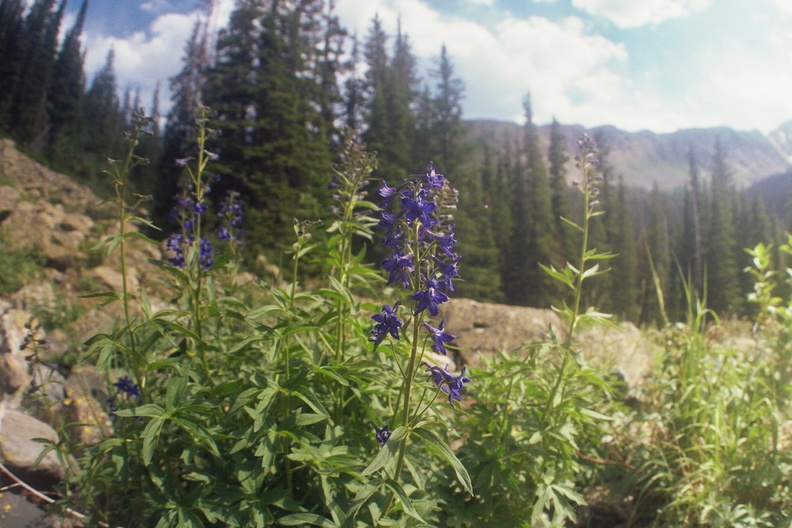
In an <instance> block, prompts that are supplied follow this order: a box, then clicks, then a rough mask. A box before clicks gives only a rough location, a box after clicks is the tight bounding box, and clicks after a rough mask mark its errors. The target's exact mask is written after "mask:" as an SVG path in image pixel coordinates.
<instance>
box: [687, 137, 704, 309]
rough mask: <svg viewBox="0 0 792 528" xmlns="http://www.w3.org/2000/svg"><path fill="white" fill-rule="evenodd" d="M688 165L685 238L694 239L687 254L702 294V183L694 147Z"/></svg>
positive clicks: (694, 284) (694, 278) (695, 285)
mask: <svg viewBox="0 0 792 528" xmlns="http://www.w3.org/2000/svg"><path fill="white" fill-rule="evenodd" d="M688 166H689V171H690V223H689V224H687V223H686V224H685V226H686V228H688V227H689V231H688V232H686V233H685V238H686V239H687V240H691V241H692V247H690V248H689V250H690V252H691V255H690V256H687V258H688V261H689V263H690V265H689V269H691V270H692V278H693V286H694V288H695V291H697V292H698V293H699V296H701V295H702V285H703V277H702V267H703V266H702V265H703V260H704V257H703V255H704V250H703V244H702V240H701V184H700V181H699V169H698V164H697V162H696V154H695V153H694V152H693V147H690V148H689V150H688ZM686 211H687V209H686ZM691 257H692V258H691Z"/></svg>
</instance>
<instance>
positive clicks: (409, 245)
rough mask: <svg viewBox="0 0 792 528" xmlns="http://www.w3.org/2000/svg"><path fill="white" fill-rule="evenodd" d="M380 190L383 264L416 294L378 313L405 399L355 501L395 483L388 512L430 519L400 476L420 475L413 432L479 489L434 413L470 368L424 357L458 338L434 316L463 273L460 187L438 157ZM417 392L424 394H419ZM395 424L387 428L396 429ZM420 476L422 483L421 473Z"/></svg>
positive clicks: (378, 328) (456, 396) (377, 336)
mask: <svg viewBox="0 0 792 528" xmlns="http://www.w3.org/2000/svg"><path fill="white" fill-rule="evenodd" d="M379 194H380V197H381V198H382V215H381V219H380V221H379V224H378V227H379V228H380V229H382V230H383V231H384V236H383V239H382V243H383V244H384V246H385V247H386V248H387V249H388V250H389V252H390V254H389V255H388V256H387V257H386V258H385V259H384V260H383V261H382V268H383V270H385V272H386V273H387V284H388V285H393V284H396V285H397V286H400V287H403V288H405V289H406V290H407V291H408V292H409V299H410V302H408V303H405V304H402V301H401V300H397V301H396V302H394V303H393V305H385V306H384V307H383V308H382V311H381V312H380V313H377V314H374V315H373V316H372V317H371V318H372V319H373V321H374V322H375V325H374V327H373V329H372V330H371V336H370V338H369V339H370V341H372V342H373V343H374V345H373V346H374V348H375V349H376V348H377V347H379V346H381V345H382V344H383V343H386V344H385V345H382V346H386V347H388V348H389V350H390V354H391V358H392V360H393V362H395V364H396V368H397V370H398V373H399V374H400V388H399V395H400V399H398V400H397V401H396V405H395V407H394V409H393V414H392V416H391V420H392V422H390V423H395V424H398V426H397V427H396V428H395V429H394V430H393V432H392V434H390V433H389V435H388V437H387V438H386V439H385V440H386V442H383V441H382V440H383V438H382V434H381V430H380V429H379V428H378V427H377V426H375V430H376V432H377V435H376V436H377V440H378V441H379V442H380V443H381V444H383V447H382V449H381V450H380V452H379V454H378V455H377V457H375V458H374V460H373V461H372V462H371V464H369V466H368V467H367V468H366V469H365V470H364V471H363V475H364V476H372V477H373V476H374V475H375V474H377V475H379V476H378V478H377V479H376V480H373V481H372V482H371V483H370V484H369V485H368V486H367V487H366V488H364V489H363V490H361V492H360V493H359V494H358V497H357V499H356V501H355V506H356V508H357V509H359V508H360V507H361V506H362V505H363V504H365V503H366V501H368V499H369V498H370V497H371V496H372V495H374V493H375V492H376V491H377V489H379V488H381V487H385V488H388V489H389V493H388V496H389V498H388V500H387V502H386V503H385V506H384V511H383V516H388V515H390V513H391V509H392V508H393V507H394V506H395V504H396V503H397V502H399V503H400V504H401V508H402V509H403V511H404V512H405V513H406V514H407V515H408V516H410V517H412V518H413V519H414V520H417V521H420V522H426V521H425V520H424V519H423V518H422V517H421V515H420V514H419V513H418V510H417V509H416V508H415V507H414V506H413V504H412V499H410V498H409V497H408V494H407V492H406V491H405V489H406V488H405V487H404V484H403V483H402V482H401V481H400V479H401V478H402V473H403V470H404V468H405V467H410V468H411V471H410V472H411V473H412V474H413V476H414V475H415V470H414V469H412V468H414V467H416V461H415V460H411V457H410V455H408V444H410V443H411V440H418V441H419V442H420V443H421V444H422V445H423V446H424V448H425V447H427V446H428V448H429V450H430V451H432V452H434V453H436V454H438V455H439V456H440V458H441V459H442V460H443V462H444V463H448V464H449V465H450V466H451V467H452V468H453V470H454V472H455V474H456V477H457V479H458V482H459V483H460V485H461V486H462V487H463V488H464V489H465V490H466V491H467V492H468V493H471V494H472V493H473V488H472V483H471V482H470V477H469V475H468V473H467V470H466V469H465V468H464V466H463V465H462V464H461V463H460V461H459V459H458V458H457V457H456V455H455V454H454V453H453V451H452V450H451V449H450V448H449V447H448V445H447V443H446V442H445V441H444V440H442V439H441V437H440V435H439V434H438V433H437V432H435V429H436V426H437V425H438V424H439V423H440V422H439V420H437V419H435V418H434V416H435V415H436V413H438V411H433V410H432V406H433V404H434V402H435V401H436V400H437V398H438V396H439V395H440V394H443V393H445V394H447V395H448V401H449V403H450V404H451V407H454V401H461V400H462V393H463V391H464V389H465V384H466V383H468V382H470V378H469V377H468V376H466V375H465V368H463V370H462V373H461V374H460V375H458V376H453V375H452V374H450V373H449V372H448V370H447V369H448V365H445V367H438V366H434V365H430V364H429V363H428V362H426V361H424V358H425V357H426V351H427V349H428V348H429V346H430V343H431V347H432V349H433V350H434V351H435V352H436V353H438V354H442V355H444V356H445V355H446V354H447V351H446V348H445V345H446V344H449V343H450V342H451V341H453V339H454V337H453V336H452V335H451V334H449V333H447V332H445V320H444V319H443V320H441V321H440V322H439V323H435V324H436V325H437V326H436V327H435V326H432V325H431V324H430V321H431V319H432V318H436V317H438V316H439V315H440V310H441V306H442V304H443V303H445V302H447V301H448V300H449V296H448V293H449V292H452V291H453V281H454V279H455V278H456V277H457V275H458V262H459V259H460V257H459V255H458V254H457V253H456V252H455V251H454V246H455V244H456V240H455V238H454V225H453V211H454V210H455V208H456V191H455V190H454V189H452V188H451V186H450V185H449V183H448V181H447V180H446V178H445V177H444V176H443V175H442V174H439V173H437V172H436V171H435V170H434V167H433V165H431V164H430V165H429V168H428V169H427V172H426V173H424V174H416V175H412V176H411V177H409V178H407V179H406V180H405V181H404V182H402V183H401V184H399V185H397V186H394V187H390V186H388V185H387V183H385V184H383V185H382V187H381V188H380V190H379ZM402 318H403V319H402ZM421 367H425V369H424V370H422V368H421ZM421 378H424V379H421ZM416 393H418V394H420V397H418V398H417V401H416ZM380 418H384V417H380ZM387 427H388V426H386V427H385V428H383V430H388V429H387ZM412 484H413V485H419V488H420V481H418V482H413V483H412ZM375 522H376V519H375Z"/></svg>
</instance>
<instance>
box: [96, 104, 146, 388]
mask: <svg viewBox="0 0 792 528" xmlns="http://www.w3.org/2000/svg"><path fill="white" fill-rule="evenodd" d="M152 122H153V120H152V118H150V117H146V115H145V114H144V113H143V110H142V109H139V110H135V112H134V113H133V115H132V127H131V129H130V130H129V131H128V132H125V133H124V141H125V142H126V145H127V149H126V153H125V154H124V158H123V160H122V161H121V162H118V161H116V160H109V162H110V163H111V164H112V171H108V172H107V173H108V174H110V175H111V176H112V177H113V186H114V189H115V199H114V200H113V201H114V203H115V204H116V206H117V208H118V230H119V232H118V236H117V237H110V238H108V239H107V240H106V241H105V242H104V244H106V247H107V251H108V253H109V252H110V251H112V248H113V247H114V244H115V242H112V240H113V239H115V240H117V247H118V249H119V260H120V265H121V278H122V280H121V303H122V305H123V307H124V321H125V323H126V328H127V331H128V332H129V346H128V348H127V349H126V351H127V352H128V354H123V355H122V359H121V362H122V364H123V365H124V367H125V368H126V370H127V371H128V372H134V374H135V377H136V378H137V379H138V380H141V382H144V381H145V380H144V376H143V371H142V364H143V362H144V361H143V359H142V357H141V356H140V354H139V353H138V351H137V343H136V338H135V332H134V328H135V327H134V325H133V324H132V319H133V317H132V308H131V305H130V300H131V298H132V294H131V293H130V291H129V284H130V281H129V277H128V275H129V272H128V264H127V238H128V237H129V236H133V235H134V236H138V237H139V238H144V239H146V240H149V239H147V238H146V237H145V236H143V235H141V234H140V233H134V232H132V231H130V230H129V228H128V224H129V223H130V222H138V223H142V224H146V225H148V226H149V227H152V228H154V226H153V225H152V224H151V223H150V222H148V221H146V220H144V219H143V218H141V217H139V216H137V215H136V214H135V210H136V208H137V207H138V205H140V200H141V199H138V200H137V201H135V202H132V203H130V199H129V194H130V192H129V177H130V175H131V173H132V171H133V170H134V168H135V167H137V166H139V165H143V164H146V163H148V160H147V159H145V158H141V157H140V156H138V155H136V154H135V149H136V148H137V146H138V144H139V143H140V140H141V138H142V137H143V136H144V135H146V134H148V133H149V132H148V131H147V130H148V129H149V127H150V126H151V124H152ZM152 242H153V241H152Z"/></svg>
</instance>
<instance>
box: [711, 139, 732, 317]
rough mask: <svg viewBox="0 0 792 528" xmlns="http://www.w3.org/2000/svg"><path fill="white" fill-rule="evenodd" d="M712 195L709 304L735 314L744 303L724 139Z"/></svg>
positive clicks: (714, 165) (714, 164)
mask: <svg viewBox="0 0 792 528" xmlns="http://www.w3.org/2000/svg"><path fill="white" fill-rule="evenodd" d="M711 189H712V190H711V193H712V198H711V204H710V214H709V226H708V229H707V244H706V250H705V251H706V264H705V266H706V268H705V269H706V274H707V305H708V306H709V307H710V308H712V309H713V310H714V311H715V312H716V313H718V314H733V313H735V312H736V310H737V308H738V306H739V303H740V294H739V284H738V278H737V276H738V273H739V271H738V269H737V262H736V260H735V255H736V251H737V247H736V246H737V240H736V236H735V231H734V217H733V215H732V212H731V211H732V207H733V205H734V201H733V198H734V190H733V188H732V184H731V174H730V172H729V169H728V167H727V165H726V153H725V152H724V150H723V146H722V144H721V142H720V140H718V141H716V142H715V154H714V156H713V160H712V188H711Z"/></svg>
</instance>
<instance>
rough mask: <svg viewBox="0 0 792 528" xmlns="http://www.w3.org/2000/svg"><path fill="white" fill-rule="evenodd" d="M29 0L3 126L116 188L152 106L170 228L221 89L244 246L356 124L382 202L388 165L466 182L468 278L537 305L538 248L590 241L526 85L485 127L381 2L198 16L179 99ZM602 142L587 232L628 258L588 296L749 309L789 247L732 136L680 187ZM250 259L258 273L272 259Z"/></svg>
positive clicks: (319, 214) (9, 24)
mask: <svg viewBox="0 0 792 528" xmlns="http://www.w3.org/2000/svg"><path fill="white" fill-rule="evenodd" d="M25 5H26V3H25V2H24V1H23V0H0V133H1V134H3V135H6V136H8V137H11V138H13V139H14V140H15V141H16V142H17V144H18V145H20V146H21V147H23V148H24V149H26V151H27V152H28V153H30V154H32V155H34V156H35V157H36V158H37V159H40V160H42V161H44V162H46V163H47V164H49V165H50V166H52V167H53V168H55V169H57V170H60V171H62V172H65V173H67V174H69V175H71V176H72V177H73V178H75V179H76V180H78V181H80V182H83V183H86V184H88V185H89V186H91V187H92V188H93V189H94V190H95V191H96V192H98V193H99V194H100V195H101V196H108V195H110V193H111V192H112V185H111V182H110V179H108V178H107V177H106V175H105V174H104V172H103V171H104V170H105V166H106V165H105V164H106V159H107V157H108V153H110V156H111V157H113V156H120V153H121V151H122V150H123V141H122V131H124V130H126V129H127V128H128V127H129V125H130V123H131V119H132V115H133V112H134V111H135V110H137V109H139V108H145V112H146V114H147V115H150V116H152V117H153V125H152V126H151V129H150V131H149V132H150V135H148V136H146V137H144V138H143V139H142V140H141V146H140V148H139V155H140V156H142V157H145V158H147V159H148V160H149V164H148V165H146V166H145V167H141V168H139V169H138V171H137V174H136V177H135V180H134V181H133V182H132V185H133V186H134V190H135V192H137V193H139V194H141V195H145V196H148V197H149V201H148V202H147V204H146V208H147V210H148V211H149V213H150V216H151V217H152V218H153V219H154V220H155V221H156V222H157V223H158V224H159V225H168V216H169V213H170V211H171V210H172V208H173V206H174V205H175V203H176V202H175V201H174V196H177V195H179V193H180V186H179V185H180V184H179V180H180V175H181V172H182V169H181V167H180V166H179V165H178V164H177V161H179V160H183V159H184V157H185V155H186V154H185V153H189V148H190V147H189V145H190V144H191V141H192V138H191V134H192V130H193V119H194V114H195V110H196V108H197V107H198V106H199V105H205V106H207V107H209V108H211V109H212V112H213V113H212V115H211V117H210V121H211V122H210V126H211V128H212V129H214V130H216V131H217V134H216V135H214V136H213V138H212V139H211V142H210V144H209V149H210V151H211V152H212V153H213V154H216V155H217V156H218V158H217V164H216V167H217V168H216V170H217V172H218V174H219V176H220V177H219V178H218V184H217V185H216V186H213V188H212V190H211V193H210V198H212V199H213V200H214V201H215V202H219V201H220V197H221V196H225V194H226V193H227V192H228V191H231V190H233V191H237V192H239V193H240V196H241V197H242V198H243V200H244V202H245V203H244V205H245V208H246V211H247V215H248V216H247V225H246V229H247V245H246V246H245V249H244V250H245V252H246V254H247V255H248V256H249V257H255V256H256V255H258V254H263V255H266V256H267V257H268V258H271V259H272V258H276V257H274V255H277V254H278V252H279V251H280V250H281V249H282V248H283V247H285V246H288V245H289V240H290V237H291V236H292V227H291V226H292V221H293V219H301V220H302V219H311V220H322V219H326V218H327V217H328V214H329V211H330V207H331V204H332V200H333V188H332V187H333V185H332V182H331V175H332V171H331V166H332V165H333V164H334V163H336V161H337V159H338V156H339V153H340V151H341V146H342V144H343V141H344V138H345V137H346V136H348V135H349V134H359V135H360V136H361V138H362V140H363V142H364V143H365V145H366V148H367V149H368V151H369V152H373V153H376V157H377V168H376V170H375V171H374V172H373V173H372V183H371V184H370V186H369V188H368V193H369V198H370V199H371V198H375V197H376V187H377V182H379V181H384V182H386V183H388V184H393V183H394V182H397V181H400V180H401V179H402V178H403V177H404V175H405V174H411V173H416V172H421V171H423V170H425V169H426V167H427V166H428V164H429V163H430V162H432V163H433V164H434V167H435V168H436V170H437V171H438V172H439V173H442V174H445V175H446V176H447V177H448V178H449V180H450V181H451V182H452V183H453V185H454V186H455V187H456V188H457V189H458V191H459V196H460V199H459V204H458V210H457V214H456V221H457V233H456V237H457V240H458V242H459V248H460V253H461V254H464V255H465V258H464V259H463V261H462V262H461V263H460V266H461V269H462V273H461V279H462V280H461V281H460V282H459V286H458V295H461V296H463V297H468V298H472V299H476V300H480V301H490V302H501V303H507V304H514V305H525V306H534V307H549V306H550V305H551V301H552V299H556V298H558V294H559V286H557V285H556V284H555V282H554V281H553V280H552V278H551V277H550V276H548V275H547V274H546V273H544V272H543V271H542V270H541V268H540V267H539V266H538V265H537V264H538V263H542V264H546V265H553V266H556V267H559V266H560V265H561V263H563V262H565V261H567V260H568V257H569V256H570V255H571V252H572V251H573V248H576V247H578V245H579V241H578V240H577V239H578V238H579V237H578V235H579V233H577V232H576V230H575V229H574V228H573V227H571V225H570V223H569V222H566V221H564V220H563V219H564V218H568V219H569V220H572V221H573V222H579V221H580V218H576V217H575V213H573V212H572V211H577V210H579V207H578V205H579V202H580V200H581V198H580V192H578V190H577V189H576V188H575V181H574V175H572V174H567V168H566V167H568V166H569V164H568V163H567V162H568V161H569V160H570V158H571V157H573V156H574V153H575V146H574V145H568V144H565V142H564V138H563V136H562V135H561V133H560V132H559V130H558V127H560V125H559V124H558V123H557V122H553V123H552V134H551V140H550V145H549V148H548V149H545V150H544V151H543V149H542V148H541V147H540V141H539V132H538V130H539V129H538V125H537V123H535V121H534V119H533V116H532V108H531V97H530V93H526V95H525V98H524V104H523V113H524V118H525V122H524V125H522V126H523V134H522V137H521V138H520V139H519V140H517V141H511V140H509V141H507V142H503V141H498V142H492V143H491V144H481V143H474V142H471V140H470V139H469V135H468V128H469V125H470V124H469V123H468V122H466V121H465V119H464V116H463V113H462V102H463V100H464V97H465V86H464V82H463V81H462V79H460V78H459V77H457V76H456V74H455V70H454V60H453V50H449V49H446V48H445V47H442V48H441V49H438V50H437V56H436V58H435V60H434V61H433V65H432V67H431V68H430V69H429V71H419V70H418V61H417V59H416V57H415V56H414V54H413V52H412V50H411V36H410V35H408V34H407V33H405V32H402V30H401V29H400V30H399V31H398V32H397V34H395V35H391V34H387V33H386V32H385V30H384V29H383V25H382V22H381V20H379V19H377V18H375V19H373V20H372V21H371V23H370V27H369V29H368V32H367V34H366V35H363V36H359V35H351V34H349V33H348V32H347V31H346V30H345V28H343V27H341V25H340V23H339V21H338V18H337V16H336V15H335V14H334V11H333V2H331V1H328V0H303V1H299V2H296V1H295V2H271V1H263V0H240V1H238V2H237V5H236V9H235V11H234V12H233V15H232V16H231V19H230V24H229V25H228V27H226V28H223V29H222V30H221V31H220V32H219V34H217V35H212V34H211V31H210V30H209V28H208V25H207V23H205V22H198V23H196V25H195V27H194V30H193V32H192V36H191V38H190V39H189V41H188V42H185V44H184V49H183V56H182V65H183V66H182V69H181V71H179V72H174V74H173V76H172V77H171V78H170V79H167V80H163V82H168V83H169V87H170V91H171V93H172V100H171V105H170V110H169V111H168V112H167V115H164V116H163V115H160V104H161V102H160V101H159V99H160V93H159V90H158V91H157V93H155V96H154V100H152V101H141V100H140V94H139V92H136V91H134V90H132V89H127V90H126V92H125V93H123V94H120V93H119V87H118V85H117V81H116V77H115V74H114V64H113V61H114V57H113V53H112V52H110V53H109V54H108V56H107V58H106V63H105V66H104V67H103V68H102V69H101V70H100V71H98V72H97V73H96V74H95V75H94V76H93V78H91V79H87V78H86V75H85V72H84V64H83V62H84V56H85V49H83V47H82V44H81V40H80V36H81V33H82V31H83V25H84V22H85V17H86V15H87V11H88V9H89V2H88V1H87V0H85V1H84V2H83V4H82V8H81V10H80V12H79V16H78V17H77V19H76V21H75V22H74V24H73V25H72V26H71V27H68V28H62V27H61V26H62V24H63V19H64V11H65V5H66V2H65V0H34V1H33V2H31V3H30V5H29V6H28V7H29V9H25ZM59 35H62V38H61V39H60V40H59ZM595 139H597V140H598V144H599V151H598V163H597V167H598V173H599V175H600V177H601V178H602V191H601V195H600V198H599V200H600V202H601V206H602V209H603V211H604V214H603V215H601V216H599V217H597V218H595V219H594V224H593V225H592V235H591V237H592V240H591V244H592V247H595V248H597V249H598V250H599V251H601V252H605V253H612V254H614V255H615V257H614V258H613V259H612V260H610V261H609V262H608V265H609V267H610V268H611V269H612V270H613V273H610V274H608V275H604V276H602V277H597V278H596V279H595V280H593V281H592V284H591V287H590V289H589V291H588V292H587V294H586V298H585V299H584V300H583V302H584V304H585V305H590V306H595V305H596V306H598V307H600V308H602V309H603V310H605V311H607V312H609V313H613V314H615V315H616V316H618V317H619V318H621V319H623V320H630V321H633V322H636V323H644V324H652V323H663V322H665V321H664V319H670V320H678V319H679V318H681V317H682V316H683V315H684V307H685V292H684V287H683V285H684V284H685V283H686V281H690V282H691V283H692V284H693V285H694V286H695V288H696V291H697V292H698V293H699V294H700V295H702V296H703V295H705V294H706V298H707V301H708V306H709V307H711V308H712V309H713V310H715V311H716V312H717V313H719V314H721V315H733V316H750V315H751V313H750V311H751V309H752V307H751V305H750V304H748V303H746V302H745V297H746V294H747V293H749V292H750V290H751V280H750V277H748V276H747V275H746V274H745V273H743V269H744V268H745V267H746V266H748V265H749V264H750V259H751V257H750V256H749V255H748V254H747V253H746V252H745V251H744V249H743V248H748V247H754V246H755V245H756V244H757V243H759V242H763V243H765V244H774V246H775V247H778V246H779V245H780V242H781V239H780V237H781V235H782V233H783V232H784V230H785V229H786V218H784V217H783V216H784V215H783V214H781V215H779V213H778V212H777V211H773V212H771V213H769V212H768V210H767V209H766V207H765V204H764V202H763V201H762V200H761V199H760V198H759V197H758V196H756V195H754V194H750V193H747V192H745V191H744V190H741V189H739V188H738V187H737V186H736V185H735V183H734V182H733V181H732V177H731V172H730V168H729V152H728V151H725V150H724V149H723V148H722V147H721V146H720V144H717V145H715V155H714V156H713V157H712V159H697V158H696V156H695V155H694V153H693V149H692V148H691V149H690V154H689V159H688V165H689V181H688V183H687V185H686V186H685V187H684V188H679V189H673V190H660V189H657V188H655V189H653V190H647V189H640V188H636V187H630V186H629V185H628V184H627V183H625V175H623V174H621V173H619V172H617V171H616V170H615V169H614V167H613V166H612V165H611V164H610V163H609V159H608V145H607V142H606V140H605V139H604V138H603V137H595ZM504 144H505V147H504V146H503V145H504ZM498 145H500V146H498ZM114 153H115V154H114ZM417 160H421V161H417ZM416 163H419V165H418V166H416ZM627 176H629V175H627ZM152 236H156V233H153V234H152ZM377 247H378V246H377V244H371V247H370V248H369V251H368V254H367V257H366V258H367V260H369V261H370V262H372V263H375V262H378V261H379V260H381V259H382V256H383V255H382V254H381V251H380V252H378V251H379V250H378V249H377ZM775 257H776V258H775V265H777V266H778V267H779V269H782V267H783V265H784V263H783V262H782V258H781V255H780V254H779V253H776V254H775ZM247 263H248V264H247V265H248V266H249V267H251V268H253V270H254V271H255V266H256V259H255V258H248V259H247Z"/></svg>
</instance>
